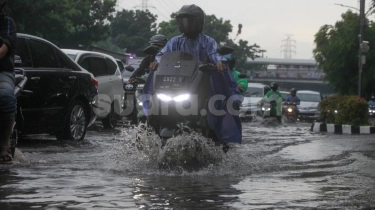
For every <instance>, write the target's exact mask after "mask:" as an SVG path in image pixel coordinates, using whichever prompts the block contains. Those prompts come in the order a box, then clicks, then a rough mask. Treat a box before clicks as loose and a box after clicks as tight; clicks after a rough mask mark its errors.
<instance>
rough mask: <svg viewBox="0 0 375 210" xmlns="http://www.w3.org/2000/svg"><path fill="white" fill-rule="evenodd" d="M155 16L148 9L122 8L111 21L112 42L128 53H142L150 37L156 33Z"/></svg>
mask: <svg viewBox="0 0 375 210" xmlns="http://www.w3.org/2000/svg"><path fill="white" fill-rule="evenodd" d="M156 19H157V16H156V15H153V14H151V13H150V12H149V11H148V10H146V11H142V10H135V11H134V10H122V11H121V12H118V13H117V14H116V16H115V17H114V19H113V21H112V23H111V31H112V34H111V37H112V43H113V44H115V45H116V46H118V47H120V48H126V51H127V52H129V53H135V54H136V55H138V56H139V55H143V54H144V53H143V52H142V50H143V49H144V48H145V47H147V46H148V42H149V40H150V37H151V36H153V35H155V34H156V26H157V24H156Z"/></svg>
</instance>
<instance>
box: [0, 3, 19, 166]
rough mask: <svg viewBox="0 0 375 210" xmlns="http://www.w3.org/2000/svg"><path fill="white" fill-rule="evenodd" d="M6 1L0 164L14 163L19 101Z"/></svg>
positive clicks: (0, 14)
mask: <svg viewBox="0 0 375 210" xmlns="http://www.w3.org/2000/svg"><path fill="white" fill-rule="evenodd" d="M5 3H6V0H0V164H5V163H12V155H11V152H10V136H11V134H12V130H13V126H14V122H15V118H16V106H17V99H16V97H15V96H14V86H15V85H14V82H15V74H14V49H15V42H16V37H17V34H16V25H15V23H14V21H13V19H12V18H10V17H9V16H7V15H6V14H5V13H4V11H3V8H4V5H5Z"/></svg>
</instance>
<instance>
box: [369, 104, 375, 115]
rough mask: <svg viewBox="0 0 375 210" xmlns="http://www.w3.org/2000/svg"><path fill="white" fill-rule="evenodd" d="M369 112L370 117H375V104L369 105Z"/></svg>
mask: <svg viewBox="0 0 375 210" xmlns="http://www.w3.org/2000/svg"><path fill="white" fill-rule="evenodd" d="M368 113H369V115H370V117H375V105H369V106H368Z"/></svg>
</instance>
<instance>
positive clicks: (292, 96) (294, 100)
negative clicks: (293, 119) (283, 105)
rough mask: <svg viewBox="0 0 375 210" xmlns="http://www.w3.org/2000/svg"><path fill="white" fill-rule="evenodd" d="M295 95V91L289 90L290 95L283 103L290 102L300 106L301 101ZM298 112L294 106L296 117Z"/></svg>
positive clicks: (293, 89)
mask: <svg viewBox="0 0 375 210" xmlns="http://www.w3.org/2000/svg"><path fill="white" fill-rule="evenodd" d="M296 94H297V89H295V88H292V89H290V94H289V95H288V96H287V97H286V99H285V102H291V103H296V105H300V103H301V100H300V99H299V98H298V96H297V95H296ZM298 113H299V110H298V106H296V116H298Z"/></svg>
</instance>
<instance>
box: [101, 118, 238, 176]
mask: <svg viewBox="0 0 375 210" xmlns="http://www.w3.org/2000/svg"><path fill="white" fill-rule="evenodd" d="M124 132H127V133H126V134H125V135H124V136H125V138H124V140H123V141H118V142H116V143H114V144H113V147H112V149H111V151H109V155H110V156H111V159H112V160H113V159H114V161H112V163H108V166H107V167H111V168H117V169H120V168H122V169H123V170H125V171H133V172H135V171H138V172H139V171H142V172H143V173H155V170H157V171H158V172H165V173H178V174H183V173H191V172H198V171H206V172H207V170H208V171H210V170H213V169H214V168H216V169H217V168H220V167H222V166H221V165H222V164H223V163H227V161H226V160H225V159H227V158H228V154H225V153H224V152H223V150H222V146H221V145H220V146H218V145H215V142H213V141H212V140H211V139H208V138H205V137H204V136H202V135H201V134H199V133H196V132H191V133H183V134H182V135H179V136H176V137H172V138H169V139H168V140H167V141H166V143H165V145H164V146H162V145H163V141H165V140H162V139H161V138H160V137H159V136H158V135H156V134H155V132H154V131H153V130H152V129H151V128H148V127H147V126H145V125H144V124H140V125H139V126H136V127H134V128H133V129H129V130H126V131H124ZM231 152H233V151H231ZM110 162H111V161H110Z"/></svg>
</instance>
